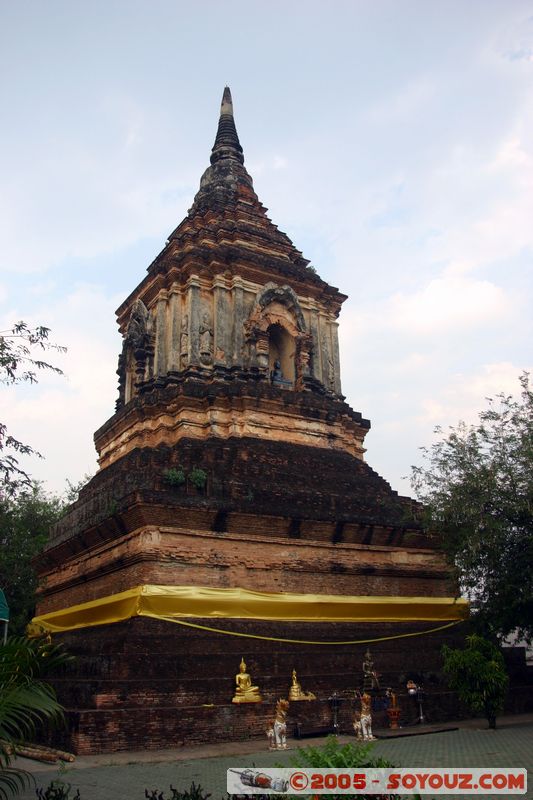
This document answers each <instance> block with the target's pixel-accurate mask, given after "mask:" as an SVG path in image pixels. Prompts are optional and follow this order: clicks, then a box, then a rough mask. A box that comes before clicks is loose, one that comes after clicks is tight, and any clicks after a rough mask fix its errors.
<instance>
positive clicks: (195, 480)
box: [189, 467, 207, 491]
mask: <svg viewBox="0 0 533 800" xmlns="http://www.w3.org/2000/svg"><path fill="white" fill-rule="evenodd" d="M189 480H190V482H191V483H192V485H193V486H194V487H195V489H198V491H201V490H202V489H203V488H204V486H205V485H206V483H207V472H206V471H205V470H203V469H200V467H193V468H192V469H191V471H190V472H189Z"/></svg>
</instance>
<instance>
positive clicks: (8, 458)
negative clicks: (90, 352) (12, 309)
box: [0, 322, 66, 495]
mask: <svg viewBox="0 0 533 800" xmlns="http://www.w3.org/2000/svg"><path fill="white" fill-rule="evenodd" d="M49 334H50V329H49V328H45V327H44V326H43V325H38V326H37V327H35V328H31V327H30V326H29V325H28V324H27V323H26V322H17V324H16V325H14V326H13V328H11V329H10V330H4V331H0V383H3V384H6V385H11V384H14V383H24V382H29V383H37V373H38V372H39V371H42V370H49V371H52V372H56V373H58V374H59V375H62V374H63V372H62V370H61V369H59V367H56V366H53V365H52V364H49V363H48V362H47V361H44V360H43V359H42V358H39V355H40V354H41V353H42V352H46V351H49V350H55V351H56V352H61V353H63V352H65V350H66V348H65V347H62V346H61V345H57V344H54V343H53V342H51V341H50V339H49ZM24 455H35V456H38V457H39V458H41V457H42V456H41V454H40V453H38V452H37V451H36V450H34V449H33V448H32V447H31V445H28V444H24V443H23V442H21V441H19V440H18V439H16V438H15V437H14V436H11V435H10V434H9V433H8V431H7V427H6V425H5V424H4V423H2V422H0V487H1V489H2V494H3V495H12V494H15V493H16V492H17V491H19V490H20V489H21V488H24V487H28V486H29V485H30V484H31V480H30V477H29V475H28V474H27V472H26V471H25V470H24V469H23V468H22V467H21V466H20V464H19V460H18V457H19V456H24Z"/></svg>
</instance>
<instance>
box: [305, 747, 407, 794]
mask: <svg viewBox="0 0 533 800" xmlns="http://www.w3.org/2000/svg"><path fill="white" fill-rule="evenodd" d="M372 748H373V745H372V743H371V742H370V743H368V742H367V743H360V742H348V743H347V744H344V745H341V744H340V743H339V740H338V739H337V737H336V736H328V738H327V739H326V743H325V744H324V745H322V746H321V747H301V748H298V750H297V751H296V753H295V755H294V756H291V759H290V761H291V765H292V766H294V767H300V768H309V767H311V768H314V769H343V768H346V769H359V768H361V769H371V768H374V767H375V768H379V767H384V768H386V767H392V766H394V764H391V763H390V761H387V760H386V759H384V758H381V757H375V756H372V754H371V753H372ZM328 797H329V798H331V799H332V800H342V798H345V799H346V800H347V799H348V798H363V800H365V799H366V800H380V798H381V799H382V800H383V798H388V799H389V800H392V799H393V798H394V797H396V795H375V794H372V795H370V794H369V795H366V794H357V795H351V794H342V795H335V794H330V795H328Z"/></svg>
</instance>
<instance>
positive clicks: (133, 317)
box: [126, 300, 150, 350]
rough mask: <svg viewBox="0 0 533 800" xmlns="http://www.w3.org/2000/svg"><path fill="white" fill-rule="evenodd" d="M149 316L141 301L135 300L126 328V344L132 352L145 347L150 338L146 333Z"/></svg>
mask: <svg viewBox="0 0 533 800" xmlns="http://www.w3.org/2000/svg"><path fill="white" fill-rule="evenodd" d="M149 319H150V314H149V312H148V309H147V308H146V306H145V305H144V303H143V301H142V300H136V301H135V302H134V304H133V306H132V308H131V314H130V319H129V322H128V328H127V330H126V344H128V345H129V346H131V348H132V349H133V350H141V349H144V348H145V347H146V345H147V344H148V340H149V338H150V335H149V332H148V325H149Z"/></svg>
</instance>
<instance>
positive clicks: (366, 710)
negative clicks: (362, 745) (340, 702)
mask: <svg viewBox="0 0 533 800" xmlns="http://www.w3.org/2000/svg"><path fill="white" fill-rule="evenodd" d="M355 696H356V697H357V698H358V700H360V701H361V717H360V719H361V733H362V736H363V739H364V740H365V742H368V741H371V740H372V739H375V738H376V737H375V736H374V735H373V734H372V698H371V697H370V695H369V694H368V692H363V694H361V692H359V691H356V693H355Z"/></svg>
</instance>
